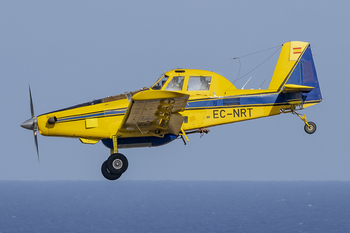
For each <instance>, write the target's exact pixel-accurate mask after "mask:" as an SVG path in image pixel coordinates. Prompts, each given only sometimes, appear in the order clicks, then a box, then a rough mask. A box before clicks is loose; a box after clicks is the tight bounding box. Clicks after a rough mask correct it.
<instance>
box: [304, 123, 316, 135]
mask: <svg viewBox="0 0 350 233" xmlns="http://www.w3.org/2000/svg"><path fill="white" fill-rule="evenodd" d="M308 124H309V125H310V127H309V126H307V124H305V125H304V130H305V132H306V133H308V134H313V133H315V131H316V124H315V123H313V122H311V121H310V122H308Z"/></svg>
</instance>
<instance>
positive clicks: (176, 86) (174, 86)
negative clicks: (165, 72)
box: [164, 76, 185, 91]
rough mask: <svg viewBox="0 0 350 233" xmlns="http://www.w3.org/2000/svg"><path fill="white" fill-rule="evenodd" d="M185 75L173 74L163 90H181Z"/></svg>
mask: <svg viewBox="0 0 350 233" xmlns="http://www.w3.org/2000/svg"><path fill="white" fill-rule="evenodd" d="M184 80H185V76H174V77H173V79H172V80H171V81H170V82H169V84H168V86H167V87H166V88H165V89H164V90H168V91H181V90H182V87H183V85H184Z"/></svg>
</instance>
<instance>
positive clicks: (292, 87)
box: [282, 84, 314, 93]
mask: <svg viewBox="0 0 350 233" xmlns="http://www.w3.org/2000/svg"><path fill="white" fill-rule="evenodd" d="M313 89H314V87H310V86H303V85H296V84H285V85H284V86H283V91H282V93H293V92H302V93H308V92H310V91H312V90H313Z"/></svg>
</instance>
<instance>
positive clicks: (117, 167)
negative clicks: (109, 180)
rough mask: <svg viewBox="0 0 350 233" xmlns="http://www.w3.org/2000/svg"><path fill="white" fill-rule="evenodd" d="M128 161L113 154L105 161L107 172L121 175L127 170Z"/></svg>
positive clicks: (118, 154)
mask: <svg viewBox="0 0 350 233" xmlns="http://www.w3.org/2000/svg"><path fill="white" fill-rule="evenodd" d="M128 165H129V163H128V160H127V159H126V157H125V156H124V155H123V154H120V153H115V154H112V155H111V156H109V158H108V159H107V166H108V170H109V171H110V172H111V173H113V174H120V175H121V174H123V173H124V172H125V171H126V169H128Z"/></svg>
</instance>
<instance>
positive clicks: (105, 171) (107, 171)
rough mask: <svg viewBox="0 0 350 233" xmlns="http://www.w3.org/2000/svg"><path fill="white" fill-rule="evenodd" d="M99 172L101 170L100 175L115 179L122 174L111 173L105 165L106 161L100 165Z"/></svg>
mask: <svg viewBox="0 0 350 233" xmlns="http://www.w3.org/2000/svg"><path fill="white" fill-rule="evenodd" d="M101 172H102V175H103V176H104V177H105V178H106V179H107V180H116V179H119V177H120V176H121V175H122V174H119V175H116V174H113V173H111V172H110V171H109V169H108V167H107V161H105V162H104V163H103V164H102V166H101Z"/></svg>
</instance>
